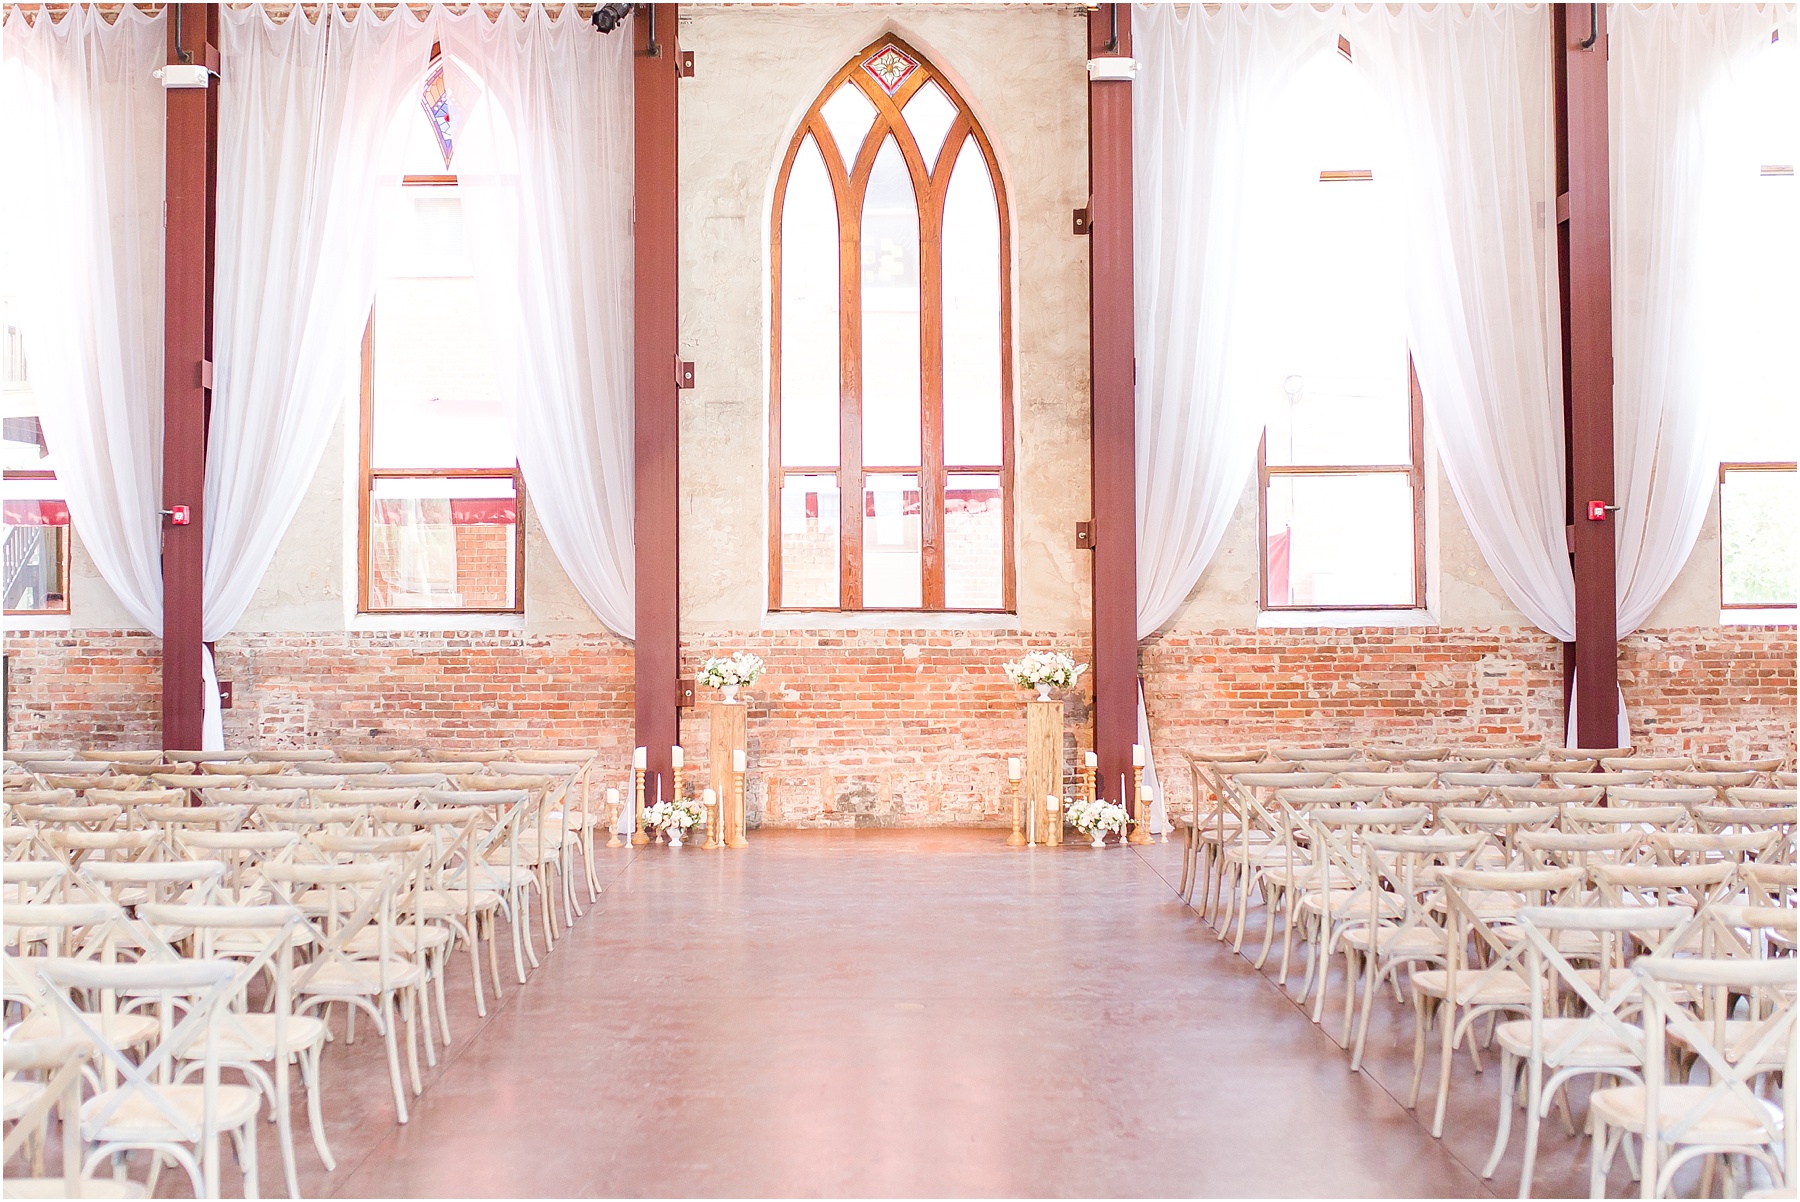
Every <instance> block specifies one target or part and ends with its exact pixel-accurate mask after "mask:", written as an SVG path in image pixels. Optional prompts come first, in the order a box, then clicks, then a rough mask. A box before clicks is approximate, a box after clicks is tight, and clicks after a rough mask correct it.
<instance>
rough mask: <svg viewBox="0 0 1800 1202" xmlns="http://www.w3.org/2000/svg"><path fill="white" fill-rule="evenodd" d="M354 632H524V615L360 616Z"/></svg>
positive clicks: (352, 626) (352, 622)
mask: <svg viewBox="0 0 1800 1202" xmlns="http://www.w3.org/2000/svg"><path fill="white" fill-rule="evenodd" d="M350 629H351V630H368V631H384V630H393V631H405V630H524V629H525V615H524V614H458V613H447V614H357V615H356V616H355V617H353V618H351V619H350Z"/></svg>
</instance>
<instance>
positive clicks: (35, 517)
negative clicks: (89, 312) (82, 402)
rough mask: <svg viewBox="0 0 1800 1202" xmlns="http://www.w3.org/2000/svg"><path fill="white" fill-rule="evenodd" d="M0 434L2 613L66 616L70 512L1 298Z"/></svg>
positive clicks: (20, 345)
mask: <svg viewBox="0 0 1800 1202" xmlns="http://www.w3.org/2000/svg"><path fill="white" fill-rule="evenodd" d="M0 405H3V406H4V417H0V435H3V436H4V443H3V445H4V448H5V449H4V452H3V454H4V470H5V473H6V496H5V509H6V514H5V551H4V554H3V556H0V589H3V591H4V594H5V598H4V599H5V603H6V604H5V609H6V612H7V613H8V614H66V613H68V612H69V548H70V544H71V539H70V537H69V506H68V502H67V501H65V500H64V499H63V495H62V486H61V485H60V484H58V483H57V479H56V459H55V457H54V456H52V455H51V453H50V446H49V444H48V443H47V442H46V441H45V439H44V426H43V423H42V422H41V421H40V420H39V419H38V408H37V398H36V396H35V395H34V394H33V393H32V389H31V374H30V372H29V371H28V370H27V369H26V363H25V339H24V334H23V331H22V330H21V329H20V325H19V321H18V318H17V316H16V315H15V313H14V312H13V307H12V303H11V301H10V300H7V299H0Z"/></svg>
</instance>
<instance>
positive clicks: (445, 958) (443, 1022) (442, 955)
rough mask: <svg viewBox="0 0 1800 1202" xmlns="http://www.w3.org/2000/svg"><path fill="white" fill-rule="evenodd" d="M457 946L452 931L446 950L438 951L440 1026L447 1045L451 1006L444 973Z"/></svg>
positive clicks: (438, 1009) (437, 990) (477, 975)
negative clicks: (451, 951) (451, 952)
mask: <svg viewBox="0 0 1800 1202" xmlns="http://www.w3.org/2000/svg"><path fill="white" fill-rule="evenodd" d="M455 946H456V934H455V932H451V935H450V942H448V943H446V944H444V950H443V951H441V952H439V953H438V967H437V974H436V986H437V988H436V990H435V992H436V994H437V1012H438V1027H439V1029H440V1030H442V1031H443V1033H444V1046H445V1047H449V1046H450V1008H449V1006H448V1005H446V1004H445V1002H444V974H445V973H447V972H449V971H450V950H451V949H452V948H453V947H455ZM476 979H477V980H480V979H481V978H480V974H476Z"/></svg>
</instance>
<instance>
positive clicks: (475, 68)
mask: <svg viewBox="0 0 1800 1202" xmlns="http://www.w3.org/2000/svg"><path fill="white" fill-rule="evenodd" d="M435 16H436V19H437V21H438V30H439V34H440V38H441V43H442V46H443V51H444V54H445V55H446V57H448V58H449V59H450V60H451V62H452V67H453V68H456V69H453V70H452V71H451V72H450V91H451V96H452V101H453V107H452V120H453V128H454V132H455V138H456V157H455V160H454V163H453V168H454V170H455V171H456V176H457V182H458V183H459V184H460V185H461V191H462V195H463V208H464V212H465V213H466V214H467V224H466V228H467V230H468V239H469V248H470V255H471V257H472V258H473V260H474V263H475V274H476V278H477V280H478V281H479V282H480V283H481V285H482V295H483V303H484V307H485V308H486V310H487V313H488V315H489V317H490V319H491V324H492V327H493V328H494V329H495V330H496V331H497V333H498V334H499V337H498V338H496V340H495V352H496V354H495V358H496V364H497V368H498V371H499V376H500V383H501V388H502V390H503V392H504V393H505V394H506V396H507V399H508V400H509V401H510V402H511V404H512V407H513V419H514V427H515V430H516V435H517V439H518V447H519V464H520V467H521V469H522V470H523V471H524V474H525V484H526V488H527V489H528V490H529V497H530V503H531V504H533V505H535V506H536V509H537V514H538V518H539V520H540V521H541V522H542V523H543V526H544V534H545V536H546V537H547V538H548V539H549V541H550V546H551V549H552V550H554V551H555V553H556V556H557V558H558V560H560V561H561V563H562V565H563V567H564V569H565V570H566V571H567V572H568V573H569V577H570V579H571V580H572V581H573V582H574V584H575V587H576V588H577V589H578V590H579V591H580V593H581V595H582V598H583V599H584V600H586V601H587V603H588V606H589V608H591V609H592V610H593V611H594V614H595V616H596V617H598V618H599V619H600V620H601V621H602V622H604V623H605V624H606V626H607V627H608V628H609V629H611V630H613V631H614V632H615V633H617V634H619V635H621V636H622V637H624V638H627V639H629V638H631V637H633V631H634V627H635V620H636V602H635V600H634V596H635V594H634V591H633V584H634V579H635V575H634V564H633V556H634V548H633V492H632V455H633V447H632V429H633V424H632V404H633V396H632V368H633V364H632V342H631V338H632V309H631V297H632V292H631V276H632V242H631V237H632V232H631V199H632V59H631V34H630V31H629V30H628V29H620V30H616V31H615V32H613V33H612V34H610V35H600V34H597V33H595V32H594V30H593V28H592V27H591V26H590V25H589V24H588V22H586V21H585V20H583V19H582V18H581V16H580V15H579V14H578V13H577V12H576V11H575V7H574V6H573V5H565V6H563V7H562V9H561V10H560V12H559V14H558V15H556V16H551V15H550V14H549V13H548V12H546V11H545V10H544V9H543V8H541V7H538V6H535V5H534V6H533V7H532V8H531V9H530V10H529V11H528V12H527V13H526V14H525V15H524V16H520V15H519V13H518V12H517V11H515V10H514V9H512V8H510V7H509V8H504V9H502V10H501V11H500V14H499V17H498V19H497V20H493V21H490V20H488V18H487V17H486V16H485V15H484V14H483V13H482V12H481V10H480V9H478V8H475V7H471V8H469V9H467V10H466V11H465V12H463V13H461V14H458V15H452V14H450V13H449V12H447V11H445V10H441V9H440V10H437V11H436V13H435Z"/></svg>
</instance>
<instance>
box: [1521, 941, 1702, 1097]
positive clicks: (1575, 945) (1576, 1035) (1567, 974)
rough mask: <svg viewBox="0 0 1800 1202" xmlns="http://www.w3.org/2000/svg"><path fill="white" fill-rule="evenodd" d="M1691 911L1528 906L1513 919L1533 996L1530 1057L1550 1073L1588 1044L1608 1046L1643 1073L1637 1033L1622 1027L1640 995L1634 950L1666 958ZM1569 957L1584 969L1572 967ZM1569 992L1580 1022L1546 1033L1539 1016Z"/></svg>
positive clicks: (1555, 1007)
mask: <svg viewBox="0 0 1800 1202" xmlns="http://www.w3.org/2000/svg"><path fill="white" fill-rule="evenodd" d="M1696 921H1697V920H1696V918H1695V915H1694V912H1693V911H1692V910H1688V909H1684V908H1682V907H1680V906H1608V907H1596V906H1527V907H1524V908H1522V909H1521V910H1519V912H1518V914H1517V916H1516V922H1517V924H1518V929H1519V930H1520V931H1522V932H1523V933H1524V935H1525V941H1526V964H1527V972H1528V979H1529V980H1530V981H1531V982H1532V983H1533V985H1534V988H1533V989H1532V990H1531V1013H1530V1022H1531V1047H1532V1054H1533V1057H1534V1058H1535V1059H1538V1060H1539V1061H1541V1063H1543V1064H1544V1065H1545V1066H1546V1067H1548V1068H1551V1069H1555V1068H1558V1067H1561V1066H1562V1065H1563V1064H1565V1063H1568V1062H1569V1060H1570V1058H1571V1057H1573V1056H1577V1055H1579V1054H1580V1053H1581V1052H1582V1051H1584V1050H1585V1048H1584V1045H1586V1044H1588V1043H1589V1041H1593V1042H1595V1043H1599V1042H1601V1041H1602V1040H1607V1039H1608V1038H1609V1037H1610V1040H1611V1041H1612V1042H1614V1043H1615V1044H1616V1045H1617V1046H1618V1047H1619V1048H1621V1049H1623V1050H1624V1051H1625V1053H1626V1054H1627V1055H1629V1056H1630V1057H1631V1058H1632V1063H1633V1065H1634V1066H1636V1067H1639V1068H1641V1067H1642V1066H1643V1064H1644V1063H1645V1061H1644V1053H1645V1042H1644V1032H1643V1029H1642V1028H1640V1027H1638V1026H1636V1025H1634V1024H1632V1023H1631V1022H1628V1021H1627V1019H1626V1013H1627V1011H1628V1010H1630V1009H1635V1007H1636V1004H1637V1002H1638V999H1639V997H1640V995H1641V992H1642V990H1641V988H1640V987H1639V984H1638V977H1637V975H1636V974H1635V973H1633V972H1632V970H1631V961H1632V958H1633V953H1634V951H1635V945H1636V944H1640V943H1641V944H1643V945H1645V946H1646V947H1648V948H1650V949H1651V951H1650V954H1651V955H1652V956H1663V957H1665V958H1666V957H1668V956H1671V955H1673V954H1674V953H1675V951H1676V950H1677V949H1678V948H1679V947H1680V946H1681V945H1682V943H1683V942H1684V937H1685V935H1686V933H1687V932H1688V931H1690V930H1692V929H1693V927H1694V926H1695V925H1696ZM1571 956H1574V957H1575V958H1576V959H1579V960H1580V962H1581V965H1582V967H1580V968H1577V967H1576V966H1575V965H1574V964H1573V963H1571V961H1570V957H1571ZM1568 994H1572V995H1574V997H1576V998H1577V999H1579V1001H1580V1002H1581V1008H1580V1009H1579V1010H1577V1011H1575V1013H1576V1014H1577V1015H1578V1017H1575V1018H1573V1019H1572V1020H1569V1021H1565V1022H1562V1023H1560V1024H1558V1026H1557V1028H1556V1030H1555V1032H1554V1034H1553V1035H1552V1034H1550V1033H1549V1032H1548V1031H1547V1030H1546V1027H1545V1024H1544V1019H1545V1010H1546V1008H1548V1010H1549V1013H1550V1014H1551V1015H1552V1016H1554V1015H1557V1014H1559V1013H1560V1012H1561V1011H1562V1010H1563V1009H1564V1007H1562V1006H1560V1005H1558V1004H1557V1001H1556V999H1557V998H1558V997H1559V996H1560V995H1568Z"/></svg>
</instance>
